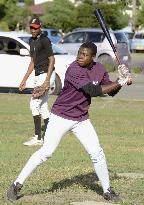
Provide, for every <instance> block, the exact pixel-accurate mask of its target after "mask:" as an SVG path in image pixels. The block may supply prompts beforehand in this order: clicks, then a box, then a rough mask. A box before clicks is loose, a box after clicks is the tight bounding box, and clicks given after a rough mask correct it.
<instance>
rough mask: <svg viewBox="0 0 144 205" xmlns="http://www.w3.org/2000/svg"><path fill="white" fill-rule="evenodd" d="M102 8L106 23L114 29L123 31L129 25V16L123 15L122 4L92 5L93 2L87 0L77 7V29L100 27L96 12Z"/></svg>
mask: <svg viewBox="0 0 144 205" xmlns="http://www.w3.org/2000/svg"><path fill="white" fill-rule="evenodd" d="M97 8H100V9H101V11H102V13H103V15H104V18H105V20H106V23H107V24H108V26H109V27H111V28H112V29H121V28H122V27H124V26H126V25H127V24H128V16H127V15H126V14H123V12H122V11H123V8H124V7H123V5H122V4H119V3H117V4H104V3H95V4H91V0H85V1H84V3H83V4H81V5H79V6H78V7H77V16H76V19H77V22H75V25H76V27H99V24H98V22H97V20H96V18H95V15H94V10H95V9H97Z"/></svg>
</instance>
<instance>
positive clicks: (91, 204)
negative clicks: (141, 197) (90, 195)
mask: <svg viewBox="0 0 144 205" xmlns="http://www.w3.org/2000/svg"><path fill="white" fill-rule="evenodd" d="M71 205H116V204H111V203H104V202H96V201H84V202H73V203H71ZM117 205H118V204H117Z"/></svg>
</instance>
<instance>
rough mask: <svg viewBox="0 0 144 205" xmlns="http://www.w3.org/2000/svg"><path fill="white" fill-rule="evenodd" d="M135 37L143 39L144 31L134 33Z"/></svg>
mask: <svg viewBox="0 0 144 205" xmlns="http://www.w3.org/2000/svg"><path fill="white" fill-rule="evenodd" d="M135 38H139V39H144V33H139V34H136V35H135Z"/></svg>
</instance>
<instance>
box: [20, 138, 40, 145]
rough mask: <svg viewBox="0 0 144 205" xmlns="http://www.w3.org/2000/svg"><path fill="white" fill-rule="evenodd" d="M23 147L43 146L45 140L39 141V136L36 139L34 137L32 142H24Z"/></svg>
mask: <svg viewBox="0 0 144 205" xmlns="http://www.w3.org/2000/svg"><path fill="white" fill-rule="evenodd" d="M23 145H25V146H36V145H43V139H41V140H38V139H37V136H34V137H32V139H31V140H29V141H27V142H24V143H23Z"/></svg>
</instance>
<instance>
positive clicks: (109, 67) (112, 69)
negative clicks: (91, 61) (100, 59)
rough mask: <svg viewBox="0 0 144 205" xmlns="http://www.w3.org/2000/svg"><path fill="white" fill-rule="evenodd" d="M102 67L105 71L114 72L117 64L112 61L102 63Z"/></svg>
mask: <svg viewBox="0 0 144 205" xmlns="http://www.w3.org/2000/svg"><path fill="white" fill-rule="evenodd" d="M103 65H104V67H105V68H106V70H107V72H110V73H111V72H115V71H116V69H117V65H116V64H114V63H112V64H103Z"/></svg>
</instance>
